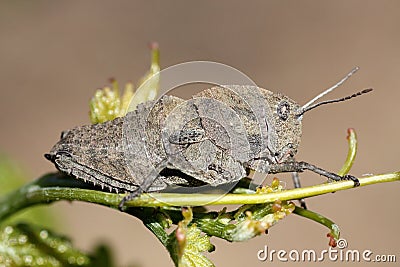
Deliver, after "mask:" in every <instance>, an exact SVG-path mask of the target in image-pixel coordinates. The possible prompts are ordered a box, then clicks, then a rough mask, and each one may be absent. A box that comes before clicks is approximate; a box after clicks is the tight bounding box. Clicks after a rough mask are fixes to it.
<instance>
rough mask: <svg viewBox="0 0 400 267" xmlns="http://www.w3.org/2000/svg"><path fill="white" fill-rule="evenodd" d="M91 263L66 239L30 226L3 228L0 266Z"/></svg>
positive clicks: (0, 231) (0, 238)
mask: <svg viewBox="0 0 400 267" xmlns="http://www.w3.org/2000/svg"><path fill="white" fill-rule="evenodd" d="M89 263H90V259H89V257H88V256H86V255H85V254H83V253H81V252H79V251H78V250H75V249H74V248H72V245H71V243H70V242H69V241H68V240H67V239H66V238H64V237H61V236H57V235H55V234H53V233H52V232H50V231H48V230H44V229H41V228H37V227H33V226H30V225H28V224H16V225H7V226H3V227H1V228H0V265H2V264H3V265H4V266H89Z"/></svg>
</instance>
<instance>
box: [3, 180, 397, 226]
mask: <svg viewBox="0 0 400 267" xmlns="http://www.w3.org/2000/svg"><path fill="white" fill-rule="evenodd" d="M359 180H360V186H367V185H372V184H377V183H387V182H394V181H399V180H400V172H394V173H388V174H381V175H373V176H369V177H363V178H360V179H359ZM72 185H74V186H85V184H81V183H79V181H77V180H75V179H74V178H72V177H69V176H66V175H63V174H59V173H56V174H49V175H45V176H43V177H41V178H39V179H38V180H36V181H34V182H33V183H30V184H27V185H25V186H23V187H21V188H20V189H18V190H16V191H14V192H12V193H10V194H9V195H6V196H5V197H4V198H2V199H1V200H0V221H1V220H3V219H5V218H6V217H8V216H10V215H11V214H13V213H16V212H17V211H19V210H22V209H24V208H26V207H30V206H33V205H37V204H46V203H51V202H54V201H59V200H70V201H72V200H78V201H86V202H91V203H97V204H100V205H104V206H108V207H112V208H117V207H118V204H119V202H120V201H121V200H122V198H123V195H119V194H115V193H107V192H102V191H97V190H89V189H83V188H78V187H73V188H71V187H68V186H72ZM86 186H87V185H86ZM353 187H354V183H353V182H352V181H340V182H332V183H326V184H321V185H315V186H310V187H304V188H296V189H290V190H285V191H282V192H275V193H265V194H226V195H218V194H171V193H154V194H142V195H140V196H139V197H138V198H136V199H134V200H132V201H129V202H127V203H126V206H127V207H167V206H201V205H230V204H262V203H271V202H274V201H275V200H278V199H279V200H282V201H283V200H293V199H300V198H308V197H312V196H317V195H322V194H327V193H332V192H337V191H341V190H346V189H351V188H353Z"/></svg>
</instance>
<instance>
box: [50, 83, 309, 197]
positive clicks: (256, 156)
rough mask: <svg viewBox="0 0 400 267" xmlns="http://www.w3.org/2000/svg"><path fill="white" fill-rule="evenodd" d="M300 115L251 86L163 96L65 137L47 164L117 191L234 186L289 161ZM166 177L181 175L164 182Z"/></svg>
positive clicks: (276, 97)
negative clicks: (187, 95) (188, 95)
mask: <svg viewBox="0 0 400 267" xmlns="http://www.w3.org/2000/svg"><path fill="white" fill-rule="evenodd" d="M255 90H256V91H255ZM299 109H300V106H299V105H298V104H297V103H295V102H294V101H293V100H291V99H289V98H288V97H286V96H284V95H281V94H276V93H272V92H270V91H268V90H266V89H262V88H257V87H251V86H229V88H224V87H213V88H211V89H206V90H204V91H202V92H200V93H198V94H197V95H195V96H193V98H192V99H190V100H183V99H180V98H177V97H173V96H163V97H162V98H161V99H160V100H159V101H157V102H154V101H149V102H146V103H144V104H141V105H139V106H138V108H137V110H135V111H133V112H130V113H128V114H127V115H126V117H123V118H117V119H115V120H113V121H109V122H105V123H101V124H96V125H88V126H81V127H77V128H74V129H72V130H69V131H66V132H64V133H63V135H62V138H61V139H60V141H59V142H58V143H57V144H56V145H55V146H54V147H53V148H52V150H51V151H50V154H48V155H47V156H46V157H47V158H48V159H50V160H52V161H53V162H54V163H55V165H56V167H57V168H58V169H59V170H60V171H63V172H66V173H68V174H71V175H73V176H75V177H77V178H80V179H84V180H87V181H91V182H93V183H97V184H99V185H101V186H105V187H109V188H110V189H114V190H117V191H118V190H120V191H128V192H134V191H135V190H137V189H138V186H143V187H144V188H142V189H143V190H144V191H157V190H161V189H163V188H165V187H166V186H167V185H168V184H173V185H185V186H195V185H199V184H209V185H212V186H216V185H221V184H225V183H230V182H234V181H238V180H239V179H241V178H243V177H244V176H245V175H246V168H251V169H254V170H256V171H258V172H263V173H269V172H271V166H274V165H279V164H282V163H284V162H286V161H288V159H289V158H290V157H292V156H294V154H295V153H296V152H297V147H298V145H299V142H300V137H301V117H299V116H296V114H298V112H299ZM166 169H169V170H178V171H179V172H181V173H182V174H185V175H176V173H175V174H174V175H162V173H163V172H162V170H164V172H165V170H166ZM272 172H277V168H276V167H273V168H272ZM160 173H161V174H160Z"/></svg>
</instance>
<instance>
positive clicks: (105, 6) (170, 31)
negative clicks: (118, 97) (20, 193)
mask: <svg viewBox="0 0 400 267" xmlns="http://www.w3.org/2000/svg"><path fill="white" fill-rule="evenodd" d="M399 12H400V2H399V1H253V2H246V3H245V2H244V1H243V2H231V1H219V2H218V3H214V2H212V1H205V2H204V1H203V2H202V3H195V2H190V3H188V1H168V2H167V1H79V2H78V1H57V2H56V1H1V2H0V36H1V41H0V84H1V89H0V90H1V94H0V95H1V96H0V125H1V131H0V151H2V152H5V153H7V154H8V155H10V156H11V157H13V158H14V159H15V160H17V161H19V162H20V163H21V164H22V165H23V166H25V168H26V170H27V172H28V173H29V174H30V177H31V179H34V178H36V177H38V176H40V175H42V174H44V173H46V172H49V171H54V167H53V166H52V164H50V163H49V162H47V160H45V159H44V157H43V154H44V153H45V152H47V151H49V149H50V148H51V147H52V145H53V144H54V143H55V142H56V141H57V140H58V138H59V135H60V132H61V131H62V130H65V129H68V128H71V127H74V126H78V125H82V124H87V123H89V119H88V101H89V99H90V97H91V96H92V94H93V92H94V90H95V89H96V88H98V87H102V86H104V85H105V84H106V83H107V79H108V78H109V77H115V78H117V79H118V81H119V82H120V83H121V84H122V83H125V82H127V81H129V80H132V81H137V80H138V79H139V78H140V77H141V76H142V75H143V74H144V72H145V71H147V69H148V66H149V52H148V48H147V43H148V42H149V41H153V40H155V41H158V42H159V44H160V48H161V64H162V67H163V68H165V67H167V66H170V65H173V64H176V63H181V62H185V61H191V60H212V61H218V62H222V63H225V64H228V65H231V66H233V67H235V68H237V69H239V70H241V71H243V72H244V73H246V74H247V75H249V76H250V77H251V78H252V79H253V80H254V81H256V82H257V83H258V85H259V86H262V87H265V88H268V89H270V90H273V91H280V92H282V93H284V94H286V95H288V96H290V97H291V98H293V99H295V100H297V101H298V102H299V103H302V104H303V103H305V102H306V101H308V100H309V99H311V98H312V97H314V96H315V95H316V94H317V93H319V92H320V91H322V90H323V89H325V88H327V87H329V86H331V85H332V84H334V83H335V82H336V81H337V80H338V79H340V78H341V77H342V76H343V75H344V74H346V73H347V72H348V71H349V70H350V69H352V68H353V67H354V66H360V68H361V70H360V71H359V72H358V73H357V75H356V76H355V77H353V78H352V79H351V80H350V81H349V82H348V83H346V84H345V86H343V87H342V88H340V89H339V90H337V91H336V92H335V93H333V94H332V95H330V96H329V98H334V97H339V96H345V95H348V94H350V93H353V92H355V91H358V90H360V89H363V88H368V87H373V88H374V89H375V91H374V92H373V93H371V94H369V95H367V96H364V97H360V98H358V99H355V100H353V101H350V102H346V103H342V104H335V105H330V106H325V107H323V108H320V109H318V110H315V111H313V112H310V113H309V114H307V116H305V118H304V121H303V122H304V123H303V125H304V126H303V138H302V144H301V148H300V151H299V154H298V157H297V158H298V159H301V160H304V161H309V162H311V163H314V164H316V165H318V166H321V167H323V168H326V169H328V170H338V169H339V168H340V167H341V164H342V163H343V161H344V159H345V156H346V153H347V142H346V139H345V137H346V129H347V128H348V127H353V128H355V129H356V130H357V133H358V140H359V153H358V157H357V159H356V163H355V165H354V167H353V170H352V172H351V173H352V174H355V175H358V176H361V175H362V174H365V173H385V172H390V171H396V170H399V168H400V164H399V163H400V160H399V156H398V151H399V148H400V145H399V142H398V140H399V134H400V125H399V118H398V116H399V115H400V107H399V105H398V100H399V99H400V91H399V88H400V77H399V74H400V15H399V14H400V13H399ZM301 176H302V178H303V184H305V185H310V184H315V183H319V182H323V181H324V179H323V178H320V177H318V176H316V175H313V174H310V173H304V174H303V175H301ZM283 177H284V179H287V181H288V184H290V179H288V178H287V176H283ZM290 185H291V184H290ZM399 190H400V186H399V184H398V183H392V184H381V185H375V186H370V187H364V188H358V189H356V190H348V191H346V192H337V193H335V194H328V195H324V196H321V197H317V198H313V199H309V200H308V205H309V207H310V208H311V209H312V210H314V211H317V212H320V213H322V214H324V215H326V216H327V217H329V218H331V219H333V220H334V221H335V222H336V223H338V224H339V225H340V226H341V229H342V237H343V238H346V239H347V241H348V243H349V246H350V248H352V249H360V250H363V249H370V250H372V251H374V252H375V253H377V254H378V253H380V254H396V255H397V259H398V261H400V249H399V243H398V237H397V236H398V234H397V232H396V231H397V230H398V220H399V215H398V211H397V210H398V208H397V203H398V202H399V200H400V197H399V194H398V192H399ZM51 209H52V210H56V211H57V212H58V214H59V215H60V216H62V220H63V221H64V228H62V227H61V226H60V229H56V230H57V231H58V232H61V233H65V234H68V235H70V236H72V237H73V242H74V244H75V245H76V246H78V247H79V248H82V249H89V250H90V249H91V248H92V247H93V245H94V244H95V243H96V242H98V241H99V240H106V241H109V242H111V243H112V245H113V247H114V251H115V253H116V256H117V257H118V260H119V262H120V263H121V264H123V265H126V264H127V263H132V262H133V263H138V264H140V265H141V266H155V265H156V264H157V265H159V266H172V262H171V261H170V259H169V257H168V254H167V252H166V251H165V250H164V249H163V248H162V246H161V245H160V243H159V242H158V241H157V240H156V238H155V237H154V236H153V235H152V234H151V233H150V232H149V231H147V230H146V229H145V228H144V227H143V226H142V225H141V223H140V221H138V220H136V219H134V218H132V217H129V216H126V215H124V214H122V213H120V212H118V211H114V210H111V209H107V208H102V207H98V206H94V205H89V204H85V203H78V202H74V203H66V202H62V203H61V202H60V203H56V204H54V205H52V206H51ZM327 232H328V231H327V229H325V228H323V227H322V226H320V225H317V224H315V223H313V222H311V221H308V220H305V219H302V218H300V217H298V216H295V215H294V216H290V217H289V218H287V219H286V220H285V221H283V222H281V223H280V224H278V225H276V226H275V227H273V228H272V229H271V230H270V233H269V234H268V235H266V236H260V237H258V238H255V239H253V240H251V241H249V242H245V243H235V244H230V243H228V242H225V241H221V240H217V239H215V238H214V239H213V243H214V244H215V245H216V246H217V247H216V251H215V252H213V253H211V254H210V258H211V259H212V260H213V261H214V263H215V264H216V265H217V266H242V265H244V264H247V266H266V265H267V264H271V263H268V262H259V261H258V260H257V256H256V254H257V251H258V250H260V249H262V248H263V247H264V245H268V246H269V248H270V249H286V250H291V249H296V248H298V249H316V250H318V251H320V250H322V249H326V248H327V243H328V239H327V238H326V237H325V235H326V233H327ZM292 264H296V263H292ZM323 264H325V265H327V266H331V265H332V266H333V264H334V263H330V262H328V261H326V262H324V263H323ZM288 265H290V263H278V262H275V263H274V266H288ZM358 265H360V264H358ZM373 265H374V264H373V263H370V265H369V266H373ZM386 265H391V264H386ZM392 265H393V264H392Z"/></svg>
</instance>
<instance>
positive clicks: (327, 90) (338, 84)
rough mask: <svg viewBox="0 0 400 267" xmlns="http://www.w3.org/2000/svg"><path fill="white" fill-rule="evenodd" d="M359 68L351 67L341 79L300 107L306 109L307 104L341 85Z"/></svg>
mask: <svg viewBox="0 0 400 267" xmlns="http://www.w3.org/2000/svg"><path fill="white" fill-rule="evenodd" d="M359 69H360V68H359V67H355V68H354V69H352V70H351V71H350V72H349V73H348V74H347V75H346V76H345V77H344V78H343V79H341V80H340V81H339V82H337V83H336V84H335V85H334V86H332V87H330V88H328V89H326V90H325V91H323V92H322V93H320V94H319V95H317V96H316V97H314V98H313V99H311V100H310V101H308V102H307V103H306V104H305V105H304V106H303V107H302V108H301V109H302V110H305V109H307V108H308V107H309V106H311V105H312V104H313V103H314V102H315V101H317V100H318V99H320V98H321V97H323V96H324V95H326V94H328V93H330V92H332V91H333V90H335V89H336V88H338V87H339V86H341V85H342V84H343V83H344V82H345V81H347V80H348V79H349V78H350V77H351V76H352V75H353V74H354V73H356V72H357V71H358V70H359Z"/></svg>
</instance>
